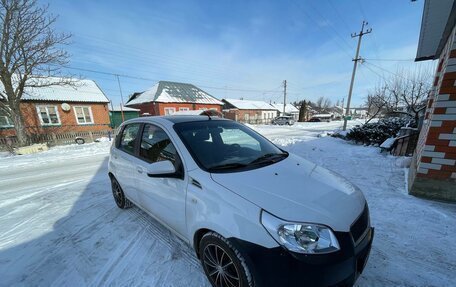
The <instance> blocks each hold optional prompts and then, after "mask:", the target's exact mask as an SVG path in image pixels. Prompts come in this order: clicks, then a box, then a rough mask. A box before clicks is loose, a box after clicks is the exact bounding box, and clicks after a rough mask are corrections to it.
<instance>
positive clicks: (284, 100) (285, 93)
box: [282, 80, 287, 116]
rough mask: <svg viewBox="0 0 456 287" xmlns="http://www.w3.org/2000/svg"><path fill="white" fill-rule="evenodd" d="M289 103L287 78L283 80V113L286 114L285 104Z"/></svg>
mask: <svg viewBox="0 0 456 287" xmlns="http://www.w3.org/2000/svg"><path fill="white" fill-rule="evenodd" d="M286 105H287V80H284V81H283V114H282V116H284V115H285V106H286Z"/></svg>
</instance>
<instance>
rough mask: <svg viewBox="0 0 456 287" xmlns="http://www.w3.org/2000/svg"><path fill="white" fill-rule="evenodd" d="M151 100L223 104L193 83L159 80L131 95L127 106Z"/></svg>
mask: <svg viewBox="0 0 456 287" xmlns="http://www.w3.org/2000/svg"><path fill="white" fill-rule="evenodd" d="M150 102H159V103H195V104H213V105H223V103H222V102H221V101H219V100H217V99H216V98H214V97H213V96H211V95H210V94H208V93H206V92H205V91H203V90H201V89H200V88H198V87H196V86H194V85H192V84H186V83H176V82H168V81H159V82H158V83H157V84H155V85H154V86H153V87H152V88H150V89H148V90H146V91H144V92H142V93H134V94H133V95H131V96H130V98H129V99H128V101H127V103H126V106H130V105H134V104H142V103H150Z"/></svg>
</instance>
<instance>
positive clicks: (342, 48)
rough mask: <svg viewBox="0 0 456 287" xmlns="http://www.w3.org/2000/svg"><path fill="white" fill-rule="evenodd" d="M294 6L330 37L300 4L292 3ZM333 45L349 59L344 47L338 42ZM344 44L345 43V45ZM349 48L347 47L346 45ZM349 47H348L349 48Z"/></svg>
mask: <svg viewBox="0 0 456 287" xmlns="http://www.w3.org/2000/svg"><path fill="white" fill-rule="evenodd" d="M293 3H294V4H295V6H296V7H298V8H299V9H300V10H301V11H302V12H303V13H304V14H305V15H306V16H307V18H309V19H310V20H311V21H312V22H314V24H315V26H316V27H317V28H318V29H320V30H321V31H323V32H325V33H326V34H328V35H329V36H331V35H330V34H329V33H328V31H327V30H325V29H322V28H321V27H320V25H319V23H318V22H317V21H316V20H315V19H314V18H313V17H312V16H311V15H310V14H309V13H308V12H307V11H306V9H304V8H303V7H302V6H301V5H300V4H298V2H296V1H294V2H293ZM334 43H336V45H337V46H339V48H341V50H342V51H343V52H344V53H346V54H347V55H348V56H349V57H351V55H350V53H349V52H348V51H347V48H346V47H342V46H341V45H340V43H339V42H338V41H334ZM345 44H346V43H345ZM348 46H349V45H348ZM349 47H350V46H349Z"/></svg>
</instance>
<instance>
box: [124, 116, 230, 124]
mask: <svg viewBox="0 0 456 287" xmlns="http://www.w3.org/2000/svg"><path fill="white" fill-rule="evenodd" d="M209 120H214V121H230V120H229V119H224V118H220V117H217V116H211V117H209V116H206V115H179V116H172V115H169V116H150V117H139V118H134V119H130V120H127V121H125V122H124V123H126V124H128V123H135V122H136V123H137V122H161V123H165V122H168V123H170V124H178V123H187V122H201V121H209Z"/></svg>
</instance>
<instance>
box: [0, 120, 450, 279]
mask: <svg viewBox="0 0 456 287" xmlns="http://www.w3.org/2000/svg"><path fill="white" fill-rule="evenodd" d="M355 124H357V122H356V121H350V122H349V126H353V125H355ZM341 126H342V122H330V123H296V124H295V125H293V126H266V125H260V126H251V127H253V128H254V129H256V130H257V131H258V132H260V133H262V134H263V135H265V136H266V137H268V138H269V139H271V140H272V141H273V142H274V143H276V144H278V145H280V146H282V147H283V148H284V149H286V150H288V151H290V152H293V153H295V154H298V155H300V156H303V157H305V158H307V159H309V160H311V161H313V162H315V163H317V164H319V165H321V166H323V167H325V168H328V169H329V170H331V171H333V172H336V173H338V174H341V175H342V176H344V177H346V178H347V179H348V180H349V181H350V182H352V183H354V184H355V185H357V186H358V187H359V188H360V189H361V190H362V191H363V192H364V194H365V196H366V198H367V200H368V202H369V207H370V212H371V220H372V225H373V226H374V227H375V239H374V244H373V247H372V252H371V255H370V258H369V262H368V264H367V266H366V269H365V271H364V273H363V275H362V276H361V277H360V278H359V280H358V282H357V283H356V286H369V287H371V286H454V274H455V272H456V260H455V258H456V248H455V243H454V237H455V236H456V225H455V224H454V223H455V222H456V206H455V205H454V204H445V203H440V202H433V201H427V200H423V199H419V198H416V197H413V196H410V195H408V194H407V192H406V174H407V169H406V168H404V167H403V163H404V162H406V161H407V160H408V159H407V158H397V157H393V156H391V155H386V154H382V153H380V149H379V148H375V147H365V146H360V145H355V144H352V143H350V142H346V141H344V140H342V139H338V138H332V137H318V135H319V134H322V133H327V132H333V131H335V130H336V131H337V130H339V129H340V127H341ZM110 144H111V143H110V142H108V141H102V142H99V143H92V144H84V145H71V146H61V147H54V148H51V149H50V150H49V151H46V152H42V153H39V154H33V155H25V156H14V157H3V158H0V186H1V192H0V230H1V231H2V232H1V233H0V278H2V281H1V283H0V286H12V285H14V286H108V285H109V286H110V285H114V286H125V285H128V286H175V287H179V286H203V287H205V286H207V287H209V286H210V285H209V283H208V282H207V280H206V278H205V275H204V274H203V271H202V269H201V267H200V265H199V262H198V260H197V259H196V257H195V255H194V251H193V250H192V249H191V248H190V247H188V246H187V245H186V244H185V243H183V242H182V241H181V240H179V239H178V238H177V237H176V236H174V235H172V234H171V233H170V232H169V231H168V230H167V229H166V228H164V227H163V226H161V225H160V224H159V223H157V222H156V221H155V220H153V219H152V218H150V217H149V216H148V215H146V214H145V213H144V212H142V211H141V210H139V209H138V208H136V207H134V208H131V209H129V210H120V209H118V208H117V207H116V206H115V203H114V200H113V199H112V195H111V190H110V184H109V179H108V177H107V159H108V153H109V147H110Z"/></svg>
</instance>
